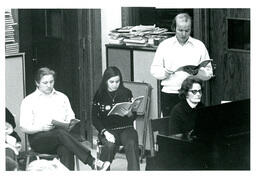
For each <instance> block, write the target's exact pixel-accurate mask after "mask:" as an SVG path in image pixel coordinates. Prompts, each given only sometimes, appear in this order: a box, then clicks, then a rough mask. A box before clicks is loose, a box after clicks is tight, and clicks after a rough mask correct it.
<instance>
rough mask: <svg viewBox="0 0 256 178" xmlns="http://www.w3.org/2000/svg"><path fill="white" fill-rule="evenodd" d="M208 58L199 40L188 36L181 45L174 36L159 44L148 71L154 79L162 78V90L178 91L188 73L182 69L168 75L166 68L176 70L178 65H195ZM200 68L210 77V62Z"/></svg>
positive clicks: (166, 91)
mask: <svg viewBox="0 0 256 178" xmlns="http://www.w3.org/2000/svg"><path fill="white" fill-rule="evenodd" d="M209 59H210V58H209V54H208V51H207V49H206V47H205V45H204V44H203V43H202V42H201V41H199V40H197V39H195V38H192V37H189V39H188V40H187V42H186V43H185V44H184V45H181V44H180V43H179V42H178V40H177V38H176V36H174V37H171V38H168V39H166V40H164V41H163V42H162V43H160V44H159V46H158V48H157V51H156V53H155V57H154V60H153V62H152V65H151V69H150V72H151V74H152V75H153V76H154V77H155V78H156V79H158V80H162V82H161V85H163V88H162V92H165V93H178V90H179V89H180V87H181V84H182V82H183V81H184V80H185V79H186V78H187V77H188V76H190V74H188V73H187V72H184V71H178V72H175V73H174V74H172V75H169V74H168V73H167V72H166V69H167V70H169V71H176V70H177V69H178V68H179V67H182V66H186V65H194V66H197V65H199V64H200V63H201V62H203V61H205V60H209ZM202 70H204V74H205V77H206V78H207V79H210V78H211V77H212V75H213V72H212V66H211V64H210V63H209V64H208V65H207V66H206V67H204V68H203V69H202Z"/></svg>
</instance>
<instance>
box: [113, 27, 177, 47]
mask: <svg viewBox="0 0 256 178" xmlns="http://www.w3.org/2000/svg"><path fill="white" fill-rule="evenodd" d="M174 34H175V33H174V32H168V30H167V29H166V28H159V27H156V25H138V26H125V27H122V28H117V29H114V30H112V31H111V32H110V34H109V43H110V44H118V45H124V44H125V45H126V46H153V45H155V44H154V43H152V41H154V38H156V39H158V40H160V41H161V40H164V39H166V38H168V37H170V36H173V35H174ZM149 39H150V40H149Z"/></svg>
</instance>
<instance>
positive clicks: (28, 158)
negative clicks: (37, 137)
mask: <svg viewBox="0 0 256 178" xmlns="http://www.w3.org/2000/svg"><path fill="white" fill-rule="evenodd" d="M25 153H26V169H27V167H28V165H29V163H30V161H31V158H32V157H35V158H36V159H37V160H40V159H47V160H53V159H54V158H57V159H58V155H57V154H45V153H37V152H35V151H34V150H33V149H32V148H31V146H30V144H29V140H28V134H25ZM75 165H76V170H77V171H79V170H80V167H79V160H78V158H77V157H76V156H75Z"/></svg>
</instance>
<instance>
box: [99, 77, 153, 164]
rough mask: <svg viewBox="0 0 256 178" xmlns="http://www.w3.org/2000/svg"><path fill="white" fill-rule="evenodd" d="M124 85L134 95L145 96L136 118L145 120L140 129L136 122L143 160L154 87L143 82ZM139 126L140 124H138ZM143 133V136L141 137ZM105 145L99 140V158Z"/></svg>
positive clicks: (126, 82)
mask: <svg viewBox="0 0 256 178" xmlns="http://www.w3.org/2000/svg"><path fill="white" fill-rule="evenodd" d="M124 86H125V87H127V88H129V89H130V90H131V91H132V94H133V97H134V98H135V97H138V96H144V98H143V101H142V103H141V105H140V107H139V108H138V111H137V118H136V120H137V121H139V120H143V126H142V127H143V128H142V129H139V128H137V124H136V121H135V123H134V127H135V129H136V130H137V132H138V136H139V146H140V149H141V155H140V157H141V158H140V161H141V162H142V161H143V158H144V156H145V146H146V136H147V129H148V125H149V108H150V97H151V90H152V87H151V85H150V84H148V83H141V82H128V81H124ZM138 127H139V126H138ZM141 135H142V138H141V137H140V136H141ZM141 139H142V145H141V144H140V141H141ZM102 147H103V145H101V143H100V142H99V140H97V145H96V151H97V158H99V155H100V153H101V149H102ZM122 147H123V146H120V148H119V150H121V149H122Z"/></svg>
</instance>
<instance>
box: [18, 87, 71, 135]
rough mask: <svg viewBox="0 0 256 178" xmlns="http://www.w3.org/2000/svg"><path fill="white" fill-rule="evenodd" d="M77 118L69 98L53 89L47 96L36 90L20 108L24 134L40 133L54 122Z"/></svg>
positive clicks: (21, 125) (24, 100) (25, 99)
mask: <svg viewBox="0 0 256 178" xmlns="http://www.w3.org/2000/svg"><path fill="white" fill-rule="evenodd" d="M74 118H75V114H74V112H73V110H72V108H71V105H70V102H69V99H68V97H67V96H66V95H65V94H63V93H61V92H59V91H56V90H54V89H53V91H52V93H51V94H49V95H46V94H44V93H42V92H41V91H39V90H38V89H36V90H35V91H34V92H33V93H31V94H30V95H28V96H27V97H25V98H24V99H23V101H22V103H21V108H20V127H21V128H22V129H23V130H24V132H34V133H36V132H39V131H42V128H43V126H46V125H49V124H51V122H52V120H53V119H55V120H58V121H66V122H69V121H70V120H71V119H74Z"/></svg>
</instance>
